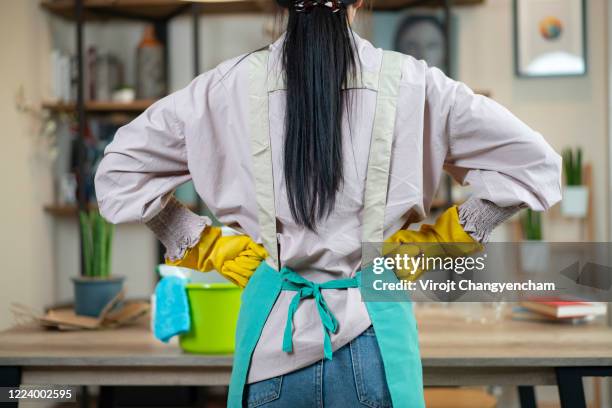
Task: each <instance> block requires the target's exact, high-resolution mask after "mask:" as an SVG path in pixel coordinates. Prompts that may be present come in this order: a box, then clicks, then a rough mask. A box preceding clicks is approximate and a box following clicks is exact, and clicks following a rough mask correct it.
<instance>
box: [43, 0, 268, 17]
mask: <svg viewBox="0 0 612 408" xmlns="http://www.w3.org/2000/svg"><path fill="white" fill-rule="evenodd" d="M268 1H269V0H262V1H258V0H252V1H246V0H236V1H231V0H229V1H228V0H226V1H222V0H221V1H216V2H205V3H200V11H201V12H202V13H203V14H224V13H252V12H261V11H262V7H261V5H264V6H265V5H266V3H267V2H268ZM40 4H41V6H42V7H43V8H44V9H46V10H48V11H49V12H51V13H53V14H55V15H57V16H60V17H62V18H65V19H68V20H74V19H75V15H74V0H41V3H40ZM192 4H193V3H190V2H188V1H182V0H85V10H84V18H85V20H107V19H111V18H127V19H139V20H162V21H163V20H167V19H170V18H172V17H174V16H176V15H178V14H181V13H183V12H185V11H187V10H188V9H189V8H190V7H191V5H192Z"/></svg>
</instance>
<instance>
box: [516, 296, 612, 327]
mask: <svg viewBox="0 0 612 408" xmlns="http://www.w3.org/2000/svg"><path fill="white" fill-rule="evenodd" d="M606 311H607V304H606V303H603V302H588V301H581V300H568V299H561V298H546V299H537V300H528V301H523V302H521V303H520V307H519V308H517V309H516V310H514V311H513V314H512V317H513V318H514V319H516V320H531V321H550V322H560V323H571V324H580V323H586V322H589V321H592V320H594V319H595V318H596V317H597V316H602V315H605V314H606Z"/></svg>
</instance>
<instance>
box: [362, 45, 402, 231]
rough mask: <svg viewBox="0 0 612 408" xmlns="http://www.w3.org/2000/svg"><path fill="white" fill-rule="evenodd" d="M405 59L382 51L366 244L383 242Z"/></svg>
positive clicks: (370, 161)
mask: <svg viewBox="0 0 612 408" xmlns="http://www.w3.org/2000/svg"><path fill="white" fill-rule="evenodd" d="M403 60H404V56H403V55H402V54H400V53H397V52H393V51H383V57H382V64H381V67H380V74H379V76H378V93H377V96H376V111H375V113H374V126H373V130H372V139H371V142H370V157H369V159H368V170H367V177H366V186H365V196H364V205H363V235H362V241H363V242H383V241H384V222H385V208H386V204H387V188H388V184H389V166H390V164H391V146H392V144H393V130H394V128H395V113H396V110H397V97H398V95H399V84H400V79H401V76H402V72H401V68H402V63H403Z"/></svg>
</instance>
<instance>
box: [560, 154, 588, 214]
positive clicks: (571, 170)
mask: <svg viewBox="0 0 612 408" xmlns="http://www.w3.org/2000/svg"><path fill="white" fill-rule="evenodd" d="M562 156H563V170H564V171H565V187H564V188H563V199H562V201H561V213H562V214H563V215H565V216H566V217H575V218H584V217H586V215H587V211H588V207H589V205H588V204H589V189H588V187H587V186H585V185H584V184H583V180H582V149H581V148H579V147H578V148H576V150H575V151H574V150H572V149H571V148H567V149H565V150H563V152H562Z"/></svg>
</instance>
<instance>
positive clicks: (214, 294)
mask: <svg viewBox="0 0 612 408" xmlns="http://www.w3.org/2000/svg"><path fill="white" fill-rule="evenodd" d="M241 293H242V289H240V287H238V286H236V285H234V284H232V283H190V284H188V285H187V297H188V299H189V313H190V315H191V330H190V331H189V333H185V334H182V335H181V336H180V338H179V344H180V346H181V348H182V349H183V350H184V351H186V352H188V353H202V354H228V353H233V352H234V345H235V343H234V337H235V335H236V323H237V322H238V311H239V309H240V295H241Z"/></svg>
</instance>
